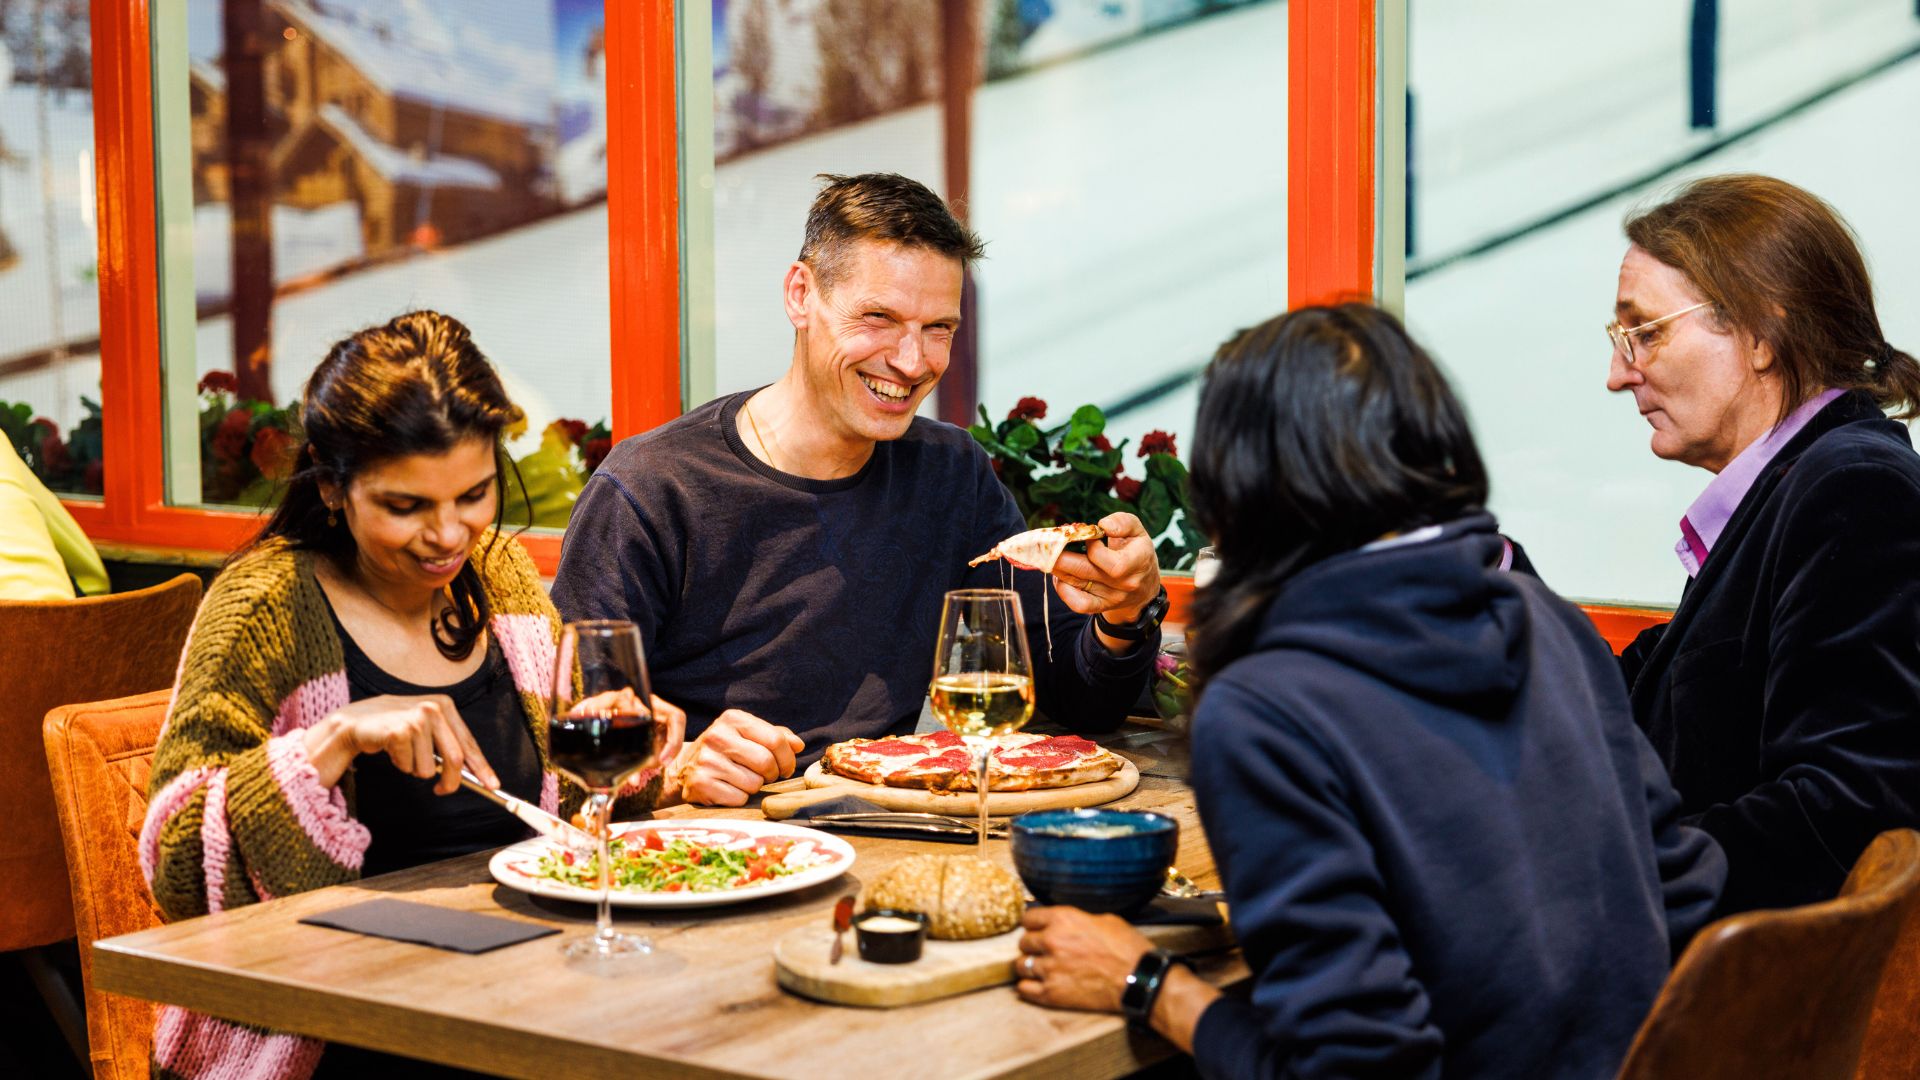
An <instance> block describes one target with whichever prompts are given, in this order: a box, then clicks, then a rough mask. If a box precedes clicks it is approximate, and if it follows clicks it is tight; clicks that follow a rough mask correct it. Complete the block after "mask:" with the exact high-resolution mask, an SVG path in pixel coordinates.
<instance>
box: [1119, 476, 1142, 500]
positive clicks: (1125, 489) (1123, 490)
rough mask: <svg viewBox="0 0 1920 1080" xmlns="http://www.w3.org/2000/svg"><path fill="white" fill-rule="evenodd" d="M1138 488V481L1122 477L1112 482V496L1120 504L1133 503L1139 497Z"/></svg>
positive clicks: (1129, 477)
mask: <svg viewBox="0 0 1920 1080" xmlns="http://www.w3.org/2000/svg"><path fill="white" fill-rule="evenodd" d="M1140 487H1141V484H1140V481H1138V480H1135V479H1134V478H1133V477H1131V476H1123V477H1121V478H1120V479H1118V480H1116V481H1114V482H1113V496H1114V498H1116V499H1119V500H1120V501H1121V502H1133V501H1134V500H1135V499H1138V498H1139V497H1140Z"/></svg>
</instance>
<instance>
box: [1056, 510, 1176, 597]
mask: <svg viewBox="0 0 1920 1080" xmlns="http://www.w3.org/2000/svg"><path fill="white" fill-rule="evenodd" d="M1100 527H1101V528H1102V529H1105V530H1106V533H1107V536H1106V539H1104V540H1093V541H1089V542H1088V544H1087V553H1086V554H1084V555H1081V554H1078V553H1076V552H1072V551H1067V552H1062V553H1061V555H1060V560H1059V561H1058V562H1056V563H1054V564H1053V577H1054V584H1053V588H1054V592H1055V593H1056V594H1058V595H1059V597H1060V601H1061V602H1062V603H1064V604H1066V605H1067V606H1068V607H1070V608H1072V609H1073V610H1075V611H1077V612H1079V613H1080V614H1082V615H1092V614H1095V613H1100V614H1104V615H1106V617H1107V619H1108V621H1109V622H1113V623H1126V622H1132V621H1133V620H1135V619H1138V618H1139V617H1140V609H1141V608H1143V607H1146V606H1147V602H1148V601H1149V600H1152V599H1153V598H1154V597H1155V596H1158V595H1159V594H1160V557H1159V555H1158V554H1157V553H1156V552H1155V551H1154V550H1153V538H1152V537H1150V536H1148V535H1147V530H1146V526H1144V525H1142V524H1140V519H1139V518H1137V517H1134V516H1133V515H1132V514H1108V515H1107V516H1106V517H1103V518H1101V519H1100Z"/></svg>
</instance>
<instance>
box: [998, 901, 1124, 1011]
mask: <svg viewBox="0 0 1920 1080" xmlns="http://www.w3.org/2000/svg"><path fill="white" fill-rule="evenodd" d="M1020 925H1021V926H1023V927H1025V928H1026V931H1027V932H1026V933H1025V934H1022V935H1021V936H1020V953H1021V956H1020V959H1019V960H1018V961H1016V962H1015V964H1014V968H1015V973H1016V974H1017V975H1018V976H1019V982H1017V983H1016V984H1015V985H1014V989H1015V990H1016V991H1018V992H1019V994H1020V996H1021V997H1023V998H1026V999H1027V1000H1028V1001H1031V1002H1034V1003H1035V1004H1038V1005H1051V1006H1053V1007H1055V1008H1060V1009H1085V1010H1088V1011H1091V1012H1113V1013H1117V1012H1119V1011H1120V991H1121V990H1122V989H1124V988H1125V986H1126V983H1127V976H1128V975H1131V974H1133V969H1134V967H1135V966H1137V965H1138V964H1139V963H1140V958H1141V957H1142V956H1145V955H1146V954H1147V952H1148V950H1150V949H1152V948H1153V942H1151V941H1148V940H1147V938H1146V936H1145V935H1144V934H1142V933H1140V931H1138V930H1135V929H1134V928H1133V927H1132V926H1129V925H1128V924H1127V921H1126V920H1125V919H1122V918H1121V917H1120V916H1118V915H1089V914H1087V913H1086V912H1084V911H1081V910H1080V909H1079V908H1072V907H1030V908H1028V909H1027V914H1026V916H1025V917H1024V918H1022V919H1021V920H1020ZM1029 957H1031V958H1032V959H1028V958H1029Z"/></svg>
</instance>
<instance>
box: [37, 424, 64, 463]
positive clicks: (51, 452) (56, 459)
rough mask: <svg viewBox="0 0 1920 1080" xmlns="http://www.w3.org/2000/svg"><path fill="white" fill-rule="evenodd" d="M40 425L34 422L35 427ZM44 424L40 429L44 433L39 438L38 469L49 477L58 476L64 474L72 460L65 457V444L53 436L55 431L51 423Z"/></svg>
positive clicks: (58, 437)
mask: <svg viewBox="0 0 1920 1080" xmlns="http://www.w3.org/2000/svg"><path fill="white" fill-rule="evenodd" d="M41 423H42V422H41V421H36V422H35V425H36V426H39V425H40V424H41ZM44 424H45V426H44V427H41V428H40V430H41V431H43V432H45V433H46V434H44V435H42V436H41V437H40V468H41V469H42V470H43V471H45V472H46V473H47V474H49V475H58V474H60V473H63V472H66V471H67V468H68V466H70V465H72V464H73V460H72V459H71V458H69V457H68V456H67V444H66V443H63V442H61V441H60V436H59V435H56V434H54V432H55V430H56V429H55V428H54V426H53V422H52V421H50V420H49V421H45V422H44Z"/></svg>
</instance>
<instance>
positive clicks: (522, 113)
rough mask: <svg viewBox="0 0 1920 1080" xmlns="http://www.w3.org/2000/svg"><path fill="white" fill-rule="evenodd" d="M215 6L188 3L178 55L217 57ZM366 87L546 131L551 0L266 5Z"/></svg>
mask: <svg viewBox="0 0 1920 1080" xmlns="http://www.w3.org/2000/svg"><path fill="white" fill-rule="evenodd" d="M221 2H222V0H189V2H188V8H187V48H188V52H189V54H190V55H191V56H192V57H193V58H194V59H196V60H200V61H214V60H217V59H218V58H219V56H220V53H221V33H220V5H221ZM268 3H269V6H271V7H272V8H274V9H275V10H278V11H279V12H281V13H282V14H284V15H285V16H286V17H287V18H288V19H289V20H290V21H292V22H293V23H294V24H295V25H298V26H302V27H305V28H306V29H307V30H308V31H310V32H311V33H313V34H315V35H316V36H318V37H319V38H320V39H321V40H323V41H325V42H326V43H327V45H328V46H329V47H330V48H332V49H334V50H336V51H337V52H339V53H340V54H341V55H342V56H344V57H346V58H347V59H348V60H349V61H350V62H351V63H352V64H353V65H354V66H355V67H356V68H357V69H358V70H359V71H360V73H361V74H363V75H365V76H366V77H367V78H368V79H369V80H371V81H372V82H373V84H374V85H375V86H378V87H380V88H381V89H383V90H385V91H387V92H389V93H391V94H393V95H395V96H396V97H401V98H405V99H407V100H410V101H418V102H423V103H425V104H428V105H435V104H438V105H445V106H447V107H449V108H454V109H459V110H461V111H464V112H471V113H476V114H479V115H483V116H491V117H496V118H499V119H503V120H509V121H512V122H514V123H519V124H525V125H528V126H531V127H551V126H552V124H553V86H554V60H555V58H554V19H553V3H552V0H268Z"/></svg>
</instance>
